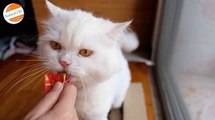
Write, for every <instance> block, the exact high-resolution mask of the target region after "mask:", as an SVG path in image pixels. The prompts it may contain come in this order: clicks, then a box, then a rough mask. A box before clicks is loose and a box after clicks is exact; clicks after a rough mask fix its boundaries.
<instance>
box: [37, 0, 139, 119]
mask: <svg viewBox="0 0 215 120" xmlns="http://www.w3.org/2000/svg"><path fill="white" fill-rule="evenodd" d="M46 4H47V7H48V9H49V11H50V13H51V16H50V18H49V19H48V20H47V21H45V23H44V29H45V32H44V34H43V35H41V36H40V38H39V42H38V51H37V52H38V55H39V57H41V58H45V60H46V61H45V62H44V65H45V66H46V67H47V68H49V69H51V70H53V71H55V72H62V71H65V72H66V73H67V74H69V76H70V78H69V80H71V81H72V83H73V84H74V85H76V87H77V89H78V95H77V100H76V104H75V108H76V110H77V114H78V116H79V119H80V120H82V119H83V120H107V119H108V118H107V117H108V112H109V111H110V109H112V108H119V107H121V105H122V102H123V100H124V98H125V94H126V92H127V89H128V87H129V84H130V80H131V76H130V71H129V68H128V62H127V60H126V59H125V57H124V56H123V52H131V51H133V50H135V49H136V48H137V47H138V44H139V43H138V40H137V37H136V35H135V34H134V33H133V32H128V31H126V29H127V27H128V26H129V24H130V23H131V22H130V21H129V22H124V23H113V22H111V21H109V20H105V19H103V18H98V17H94V16H93V15H92V14H91V13H89V12H85V11H82V10H65V9H61V8H59V7H57V6H55V5H53V4H52V3H50V2H49V1H46ZM122 51H123V52H122Z"/></svg>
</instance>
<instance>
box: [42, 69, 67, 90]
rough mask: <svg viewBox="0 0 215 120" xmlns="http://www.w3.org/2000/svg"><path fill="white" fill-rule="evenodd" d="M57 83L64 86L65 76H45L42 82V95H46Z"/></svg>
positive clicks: (50, 74) (52, 74)
mask: <svg viewBox="0 0 215 120" xmlns="http://www.w3.org/2000/svg"><path fill="white" fill-rule="evenodd" d="M57 81H59V82H62V83H63V84H65V82H66V74H64V73H63V74H54V73H49V74H45V80H44V93H45V94H46V93H48V92H49V91H50V90H51V89H52V87H53V86H54V84H55V83H56V82H57Z"/></svg>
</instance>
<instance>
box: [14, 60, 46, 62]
mask: <svg viewBox="0 0 215 120" xmlns="http://www.w3.org/2000/svg"><path fill="white" fill-rule="evenodd" d="M16 61H17V62H26V61H31V62H34V61H35V62H43V61H45V60H16Z"/></svg>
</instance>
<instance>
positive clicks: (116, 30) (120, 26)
mask: <svg viewBox="0 0 215 120" xmlns="http://www.w3.org/2000/svg"><path fill="white" fill-rule="evenodd" d="M131 22H132V20H130V21H127V22H122V23H114V24H113V27H112V28H111V31H110V33H109V35H110V37H113V38H114V39H117V38H119V37H121V36H122V35H123V34H124V32H125V31H126V30H127V29H128V27H129V25H130V24H131Z"/></svg>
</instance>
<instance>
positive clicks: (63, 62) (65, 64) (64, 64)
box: [60, 60, 71, 67]
mask: <svg viewBox="0 0 215 120" xmlns="http://www.w3.org/2000/svg"><path fill="white" fill-rule="evenodd" d="M60 64H61V65H62V66H63V67H67V66H69V65H70V64H71V62H69V61H65V60H60Z"/></svg>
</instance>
